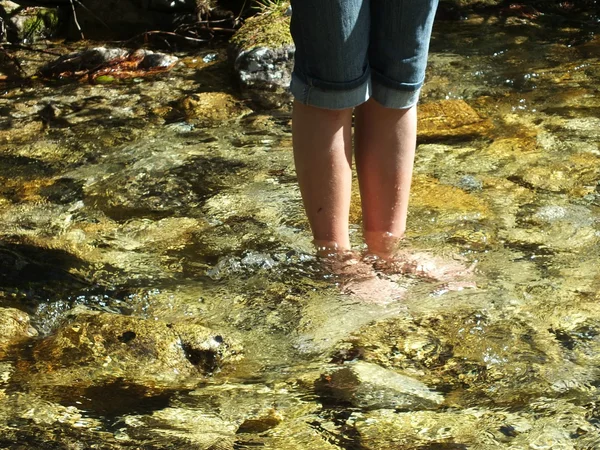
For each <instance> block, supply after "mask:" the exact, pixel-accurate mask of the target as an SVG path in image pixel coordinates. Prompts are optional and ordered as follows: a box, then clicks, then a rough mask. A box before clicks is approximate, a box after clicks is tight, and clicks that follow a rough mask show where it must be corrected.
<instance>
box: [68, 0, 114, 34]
mask: <svg viewBox="0 0 600 450" xmlns="http://www.w3.org/2000/svg"><path fill="white" fill-rule="evenodd" d="M69 1H70V2H71V5H72V4H73V0H69ZM74 1H75V2H76V3H77V4H78V5H79V6H81V7H82V8H83V9H85V10H86V11H87V12H88V14H90V15H91V16H92V17H93V18H94V19H96V20H97V21H98V22H100V23H101V24H102V25H104V26H105V27H106V28H108V29H109V30H111V31H112V28H111V27H110V26H108V24H107V23H106V22H105V21H104V20H102V19H101V18H100V17H98V16H97V15H96V14H94V12H93V11H92V10H91V9H90V8H88V7H87V6H85V5H84V4H83V3H81V2H80V1H79V0H74Z"/></svg>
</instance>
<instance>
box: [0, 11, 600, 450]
mask: <svg viewBox="0 0 600 450" xmlns="http://www.w3.org/2000/svg"><path fill="white" fill-rule="evenodd" d="M595 26H596V27H597V24H596V25H595ZM593 30H594V27H592V26H590V24H589V23H586V24H582V23H579V22H576V21H574V22H568V21H567V22H557V23H556V24H554V25H552V24H548V23H544V24H543V25H540V24H539V23H537V22H535V21H531V20H526V19H517V18H514V17H511V18H510V20H508V19H506V18H505V19H502V18H498V17H484V16H475V15H473V16H472V17H470V18H469V19H467V20H462V21H460V22H457V21H449V22H444V21H439V22H438V23H437V25H436V29H435V35H434V39H433V42H432V49H431V50H432V53H431V58H430V66H429V74H428V83H427V85H426V87H425V88H424V90H423V96H422V104H421V107H420V108H421V112H420V115H421V119H420V129H421V132H420V135H419V147H418V151H417V161H416V172H415V179H414V188H413V194H412V200H411V209H410V214H409V233H408V239H407V246H409V247H410V248H411V249H415V251H416V250H419V251H427V252H429V253H432V254H434V255H437V256H440V257H442V258H444V259H445V260H454V259H460V260H461V261H462V262H463V263H464V264H465V265H469V264H471V263H476V266H475V267H476V268H475V273H474V275H473V277H472V278H473V281H475V282H476V284H477V288H468V289H462V290H452V289H448V288H447V285H446V284H444V283H436V282H433V281H428V280H425V279H422V278H418V277H395V278H394V281H395V282H397V283H398V284H399V285H400V286H401V287H402V288H404V289H406V295H405V297H404V298H403V300H402V301H399V302H387V301H380V300H382V299H379V298H377V295H378V294H377V293H376V292H374V293H373V299H372V300H373V301H371V302H369V301H362V300H358V299H356V297H354V296H352V295H346V294H344V293H343V292H340V289H339V288H338V286H337V283H336V279H335V277H331V276H328V275H327V274H326V273H325V272H323V270H322V269H321V267H320V264H319V262H318V261H316V260H315V258H314V257H313V256H312V253H313V251H312V247H311V242H310V239H311V238H310V234H309V231H308V225H307V222H306V220H305V218H304V214H303V210H302V206H301V200H300V196H299V191H298V188H297V186H296V182H295V174H294V169H293V160H292V153H291V136H290V116H289V113H288V112H285V111H277V112H253V111H252V110H251V109H250V106H249V105H248V104H246V103H245V102H244V101H240V100H236V99H235V98H234V97H233V96H232V95H235V89H233V87H232V86H233V82H232V81H231V79H230V74H229V72H228V69H227V67H228V66H227V62H226V52H225V50H223V49H219V48H217V49H205V50H201V51H199V52H196V53H194V54H190V53H187V54H182V55H178V56H180V57H181V61H182V62H181V64H179V65H178V66H176V68H175V69H173V71H171V72H170V73H169V74H164V75H160V76H157V77H155V78H149V79H142V78H140V79H133V80H127V81H122V82H116V83H112V84H108V85H104V84H95V85H90V84H85V83H73V82H41V81H33V82H31V83H30V84H27V85H21V86H7V87H6V88H2V89H3V91H2V97H0V102H1V103H0V110H1V111H2V116H3V117H4V118H3V119H2V120H3V123H2V125H1V126H0V307H2V308H4V309H3V311H5V314H4V316H5V317H8V316H9V315H10V314H13V315H14V314H17V313H15V312H14V310H12V309H9V308H17V309H19V310H21V311H24V312H26V313H27V314H28V315H29V317H30V318H31V323H30V324H28V322H27V317H24V316H18V317H17V316H15V317H16V318H15V320H14V321H13V322H14V323H17V324H20V325H19V326H21V325H22V327H21V328H22V330H21V331H22V333H21V334H20V335H19V334H18V333H15V335H16V336H20V339H16V340H15V342H16V343H12V344H11V345H8V346H4V347H3V346H2V345H0V448H7V449H23V448H36V449H87V448H101V449H119V448H132V449H134V448H135V449H138V448H139V449H171V448H173V449H175V448H176V449H180V448H181V449H183V448H193V449H215V450H216V449H220V450H225V449H250V448H265V449H267V448H270V449H281V450H284V449H285V450H287V449H294V450H295V449H298V450H301V449H311V450H313V449H314V450H320V449H332V450H333V449H352V450H354V449H356V450H366V449H373V450H384V449H419V450H425V449H431V450H434V449H436V450H440V449H445V450H451V449H496V448H498V449H504V448H506V449H553V450H556V449H597V448H600V403H599V401H600V395H599V390H598V389H599V387H600V95H599V94H600V91H599V87H598V86H600V37H599V36H597V35H596V34H594V31H593ZM358 205H359V203H358V197H357V195H355V201H354V204H353V209H352V213H351V218H352V223H353V225H352V240H353V242H354V245H355V246H356V248H357V249H360V246H361V242H362V241H361V231H360V214H359V206H358ZM5 322H6V323H8V322H10V321H8V322H7V321H5ZM13 322H10V323H13ZM0 325H2V322H0ZM2 326H5V325H2ZM17 328H18V327H17ZM2 343H3V341H1V340H0V344H2ZM83 349H85V350H83ZM178 358H180V359H178Z"/></svg>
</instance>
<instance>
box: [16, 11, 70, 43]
mask: <svg viewBox="0 0 600 450" xmlns="http://www.w3.org/2000/svg"><path fill="white" fill-rule="evenodd" d="M60 24H61V21H60V14H59V11H58V8H42V7H30V8H25V9H17V10H15V11H14V14H13V15H11V16H10V22H9V25H8V33H7V35H8V36H7V37H8V40H9V41H11V42H27V43H31V42H35V41H37V40H39V39H45V38H51V37H54V36H56V34H57V33H58V30H59V28H60Z"/></svg>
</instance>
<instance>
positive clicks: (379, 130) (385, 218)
mask: <svg viewBox="0 0 600 450" xmlns="http://www.w3.org/2000/svg"><path fill="white" fill-rule="evenodd" d="M416 122H417V112H416V106H411V107H409V108H407V109H393V108H386V107H384V106H382V105H380V104H379V103H378V102H377V101H375V100H373V99H371V100H369V101H368V102H366V103H364V104H363V105H361V106H359V107H358V108H357V109H356V118H355V127H356V128H355V146H356V167H357V171H358V179H359V184H360V195H361V198H362V213H363V230H364V238H365V243H366V244H367V247H368V249H369V252H370V253H373V254H375V255H378V256H380V257H383V258H389V257H391V256H392V255H393V254H394V252H395V250H396V248H397V246H398V243H399V241H400V240H401V239H402V238H403V236H404V232H405V230H406V217H407V212H408V201H409V194H410V184H411V179H412V170H413V161H414V156H415V147H416V128H417V126H416Z"/></svg>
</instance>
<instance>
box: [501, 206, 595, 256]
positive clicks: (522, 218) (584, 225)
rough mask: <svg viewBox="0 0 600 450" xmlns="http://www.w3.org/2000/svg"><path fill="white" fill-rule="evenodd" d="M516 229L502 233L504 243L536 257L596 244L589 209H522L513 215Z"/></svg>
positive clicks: (571, 207)
mask: <svg viewBox="0 0 600 450" xmlns="http://www.w3.org/2000/svg"><path fill="white" fill-rule="evenodd" d="M516 219H517V220H516V222H517V223H516V225H517V226H516V227H514V228H510V229H507V230H505V231H504V236H505V239H506V240H507V241H508V242H509V243H510V244H511V245H514V246H515V247H517V248H519V247H521V248H523V249H526V250H527V249H528V250H529V251H533V253H534V255H535V253H536V249H537V251H538V253H539V254H538V255H537V256H540V255H542V254H543V253H544V249H553V250H564V251H569V250H573V249H581V248H587V247H589V246H593V245H594V244H596V243H597V242H599V241H600V233H599V232H598V230H597V223H598V219H597V218H596V217H595V216H594V214H593V213H592V210H591V208H590V207H586V206H580V205H571V204H565V205H561V204H552V205H544V206H540V205H536V204H525V205H522V206H521V208H520V209H519V211H518V212H517V215H516Z"/></svg>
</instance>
